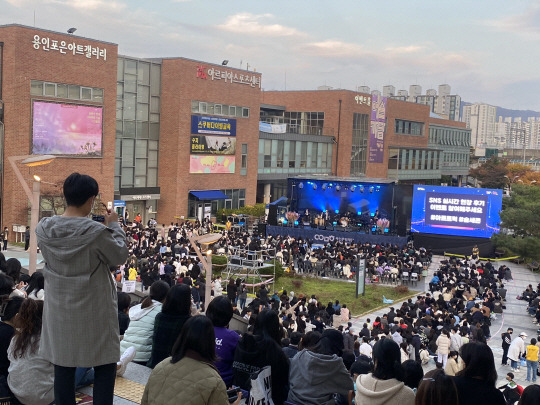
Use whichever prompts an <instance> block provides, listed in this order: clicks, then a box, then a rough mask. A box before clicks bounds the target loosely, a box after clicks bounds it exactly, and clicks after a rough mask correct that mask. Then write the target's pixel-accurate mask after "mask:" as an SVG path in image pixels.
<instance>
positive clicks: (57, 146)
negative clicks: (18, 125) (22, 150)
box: [32, 101, 103, 156]
mask: <svg viewBox="0 0 540 405" xmlns="http://www.w3.org/2000/svg"><path fill="white" fill-rule="evenodd" d="M102 136H103V108H102V107H97V106H87V105H76V104H62V103H51V102H45V101H34V103H33V109H32V153H33V154H36V155H78V156H101V143H102Z"/></svg>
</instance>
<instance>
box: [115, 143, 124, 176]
mask: <svg viewBox="0 0 540 405" xmlns="http://www.w3.org/2000/svg"><path fill="white" fill-rule="evenodd" d="M114 142H115V148H114V157H116V158H118V159H116V160H117V161H118V162H120V158H121V157H122V155H121V153H122V140H121V139H119V138H116V139H115V140H114ZM119 167H120V166H119ZM115 173H116V174H120V171H119V170H117V171H116V172H115Z"/></svg>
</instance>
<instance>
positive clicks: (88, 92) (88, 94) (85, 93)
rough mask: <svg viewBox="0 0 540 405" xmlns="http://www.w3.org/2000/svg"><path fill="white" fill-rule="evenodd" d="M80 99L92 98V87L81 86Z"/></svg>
mask: <svg viewBox="0 0 540 405" xmlns="http://www.w3.org/2000/svg"><path fill="white" fill-rule="evenodd" d="M81 100H92V89H91V88H90V87H81Z"/></svg>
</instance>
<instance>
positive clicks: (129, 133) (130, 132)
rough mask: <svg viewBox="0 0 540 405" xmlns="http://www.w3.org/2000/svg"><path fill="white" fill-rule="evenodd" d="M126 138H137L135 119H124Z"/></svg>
mask: <svg viewBox="0 0 540 405" xmlns="http://www.w3.org/2000/svg"><path fill="white" fill-rule="evenodd" d="M123 134H124V138H135V121H124V132H123Z"/></svg>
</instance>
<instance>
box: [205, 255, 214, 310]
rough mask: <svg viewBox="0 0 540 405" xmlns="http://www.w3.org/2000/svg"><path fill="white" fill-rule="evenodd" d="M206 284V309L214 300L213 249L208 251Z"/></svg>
mask: <svg viewBox="0 0 540 405" xmlns="http://www.w3.org/2000/svg"><path fill="white" fill-rule="evenodd" d="M204 267H205V268H206V285H205V289H204V311H205V312H206V308H208V305H209V304H210V301H211V300H212V251H211V250H209V251H208V252H207V253H206V266H204Z"/></svg>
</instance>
